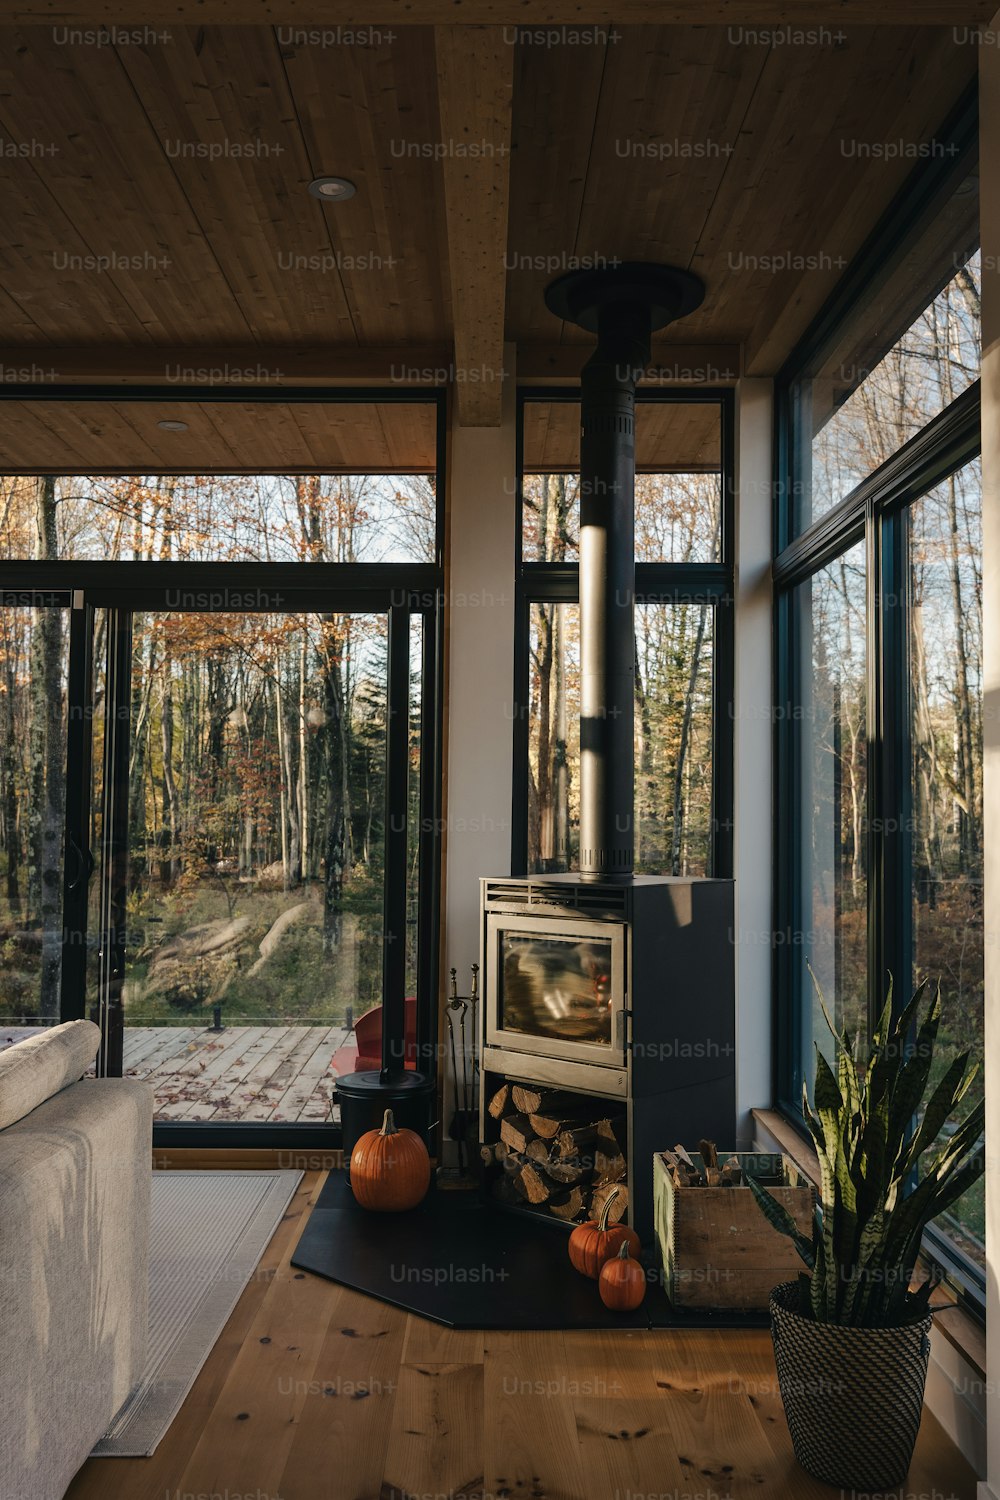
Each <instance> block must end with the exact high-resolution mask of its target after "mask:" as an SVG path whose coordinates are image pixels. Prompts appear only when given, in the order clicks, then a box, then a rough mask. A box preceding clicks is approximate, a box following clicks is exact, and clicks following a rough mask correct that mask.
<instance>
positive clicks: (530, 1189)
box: [507, 1157, 552, 1206]
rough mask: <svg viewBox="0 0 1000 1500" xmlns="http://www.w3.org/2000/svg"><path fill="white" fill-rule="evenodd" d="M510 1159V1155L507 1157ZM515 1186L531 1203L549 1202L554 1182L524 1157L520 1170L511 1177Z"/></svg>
mask: <svg viewBox="0 0 1000 1500" xmlns="http://www.w3.org/2000/svg"><path fill="white" fill-rule="evenodd" d="M507 1160H508V1161H509V1160H510V1157H508V1158H507ZM511 1180H512V1182H513V1184H514V1187H515V1188H516V1189H517V1191H518V1192H519V1193H520V1194H521V1196H522V1198H526V1199H527V1201H528V1202H529V1203H531V1204H534V1205H536V1206H537V1205H538V1204H539V1203H547V1202H548V1201H549V1199H550V1198H551V1196H552V1184H551V1182H549V1180H548V1179H547V1178H546V1176H545V1174H544V1173H543V1172H542V1171H540V1169H539V1168H538V1167H536V1166H535V1165H534V1163H533V1162H531V1161H530V1160H529V1159H528V1158H527V1157H523V1158H522V1160H521V1162H520V1164H519V1168H518V1171H517V1172H516V1173H515V1174H514V1175H513V1176H512V1178H511Z"/></svg>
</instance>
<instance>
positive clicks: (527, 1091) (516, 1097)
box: [511, 1083, 580, 1115]
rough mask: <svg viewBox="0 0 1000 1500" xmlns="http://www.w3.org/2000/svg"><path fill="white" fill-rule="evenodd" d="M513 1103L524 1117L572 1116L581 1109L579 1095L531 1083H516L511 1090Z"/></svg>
mask: <svg viewBox="0 0 1000 1500" xmlns="http://www.w3.org/2000/svg"><path fill="white" fill-rule="evenodd" d="M511 1101H512V1103H513V1105H514V1108H515V1109H516V1110H518V1112H519V1113H520V1114H522V1115H560V1114H572V1113H573V1112H574V1110H576V1109H579V1107H580V1096H579V1094H570V1093H567V1091H566V1090H565V1089H545V1088H541V1087H539V1086H537V1085H535V1084H529V1083H515V1084H514V1085H513V1087H512V1089H511Z"/></svg>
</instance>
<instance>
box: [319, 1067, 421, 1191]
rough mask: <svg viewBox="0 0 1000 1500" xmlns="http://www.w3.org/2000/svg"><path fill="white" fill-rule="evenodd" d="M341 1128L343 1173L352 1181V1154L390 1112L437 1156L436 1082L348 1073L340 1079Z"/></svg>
mask: <svg viewBox="0 0 1000 1500" xmlns="http://www.w3.org/2000/svg"><path fill="white" fill-rule="evenodd" d="M337 1098H338V1099H339V1101H340V1129H341V1136H342V1140H343V1146H344V1170H345V1172H346V1173H347V1176H348V1180H350V1164H351V1153H352V1152H353V1150H354V1147H355V1146H356V1144H357V1142H358V1140H359V1139H360V1138H361V1136H363V1135H364V1134H365V1132H366V1131H368V1130H380V1129H381V1127H382V1120H383V1118H384V1116H385V1112H386V1110H387V1109H391V1110H392V1116H393V1119H394V1120H395V1122H396V1124H397V1125H398V1126H400V1127H401V1128H403V1129H406V1130H412V1131H414V1132H415V1133H416V1134H417V1135H419V1136H420V1139H421V1140H422V1141H423V1142H424V1144H425V1145H426V1147H427V1150H428V1151H429V1152H430V1153H431V1155H433V1154H434V1140H433V1129H434V1126H435V1125H436V1124H437V1121H436V1120H434V1119H433V1110H434V1102H435V1085H434V1079H433V1078H428V1077H427V1076H426V1074H424V1073H416V1072H407V1073H401V1074H400V1073H397V1074H396V1075H395V1077H393V1078H390V1079H388V1080H387V1081H386V1082H383V1081H382V1074H381V1073H378V1072H371V1073H348V1074H346V1075H345V1076H344V1077H343V1078H338V1079H337Z"/></svg>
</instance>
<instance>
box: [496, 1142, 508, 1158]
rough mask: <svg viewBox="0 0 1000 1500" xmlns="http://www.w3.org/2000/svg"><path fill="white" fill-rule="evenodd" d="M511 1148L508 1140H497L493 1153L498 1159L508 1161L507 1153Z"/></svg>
mask: <svg viewBox="0 0 1000 1500" xmlns="http://www.w3.org/2000/svg"><path fill="white" fill-rule="evenodd" d="M509 1150H510V1147H509V1146H508V1145H507V1142H506V1141H497V1143H496V1145H495V1146H494V1147H493V1155H494V1156H495V1158H496V1160H497V1161H499V1162H503V1161H506V1159H507V1153H508V1151H509Z"/></svg>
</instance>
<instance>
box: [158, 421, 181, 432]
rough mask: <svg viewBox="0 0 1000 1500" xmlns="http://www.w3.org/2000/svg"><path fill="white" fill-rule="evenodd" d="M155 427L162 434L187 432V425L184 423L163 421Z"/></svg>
mask: <svg viewBox="0 0 1000 1500" xmlns="http://www.w3.org/2000/svg"><path fill="white" fill-rule="evenodd" d="M156 425H157V427H159V428H161V429H162V431H163V432H187V430H188V424H187V423H186V422H173V421H170V422H168V421H163V422H157V424H156Z"/></svg>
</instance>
